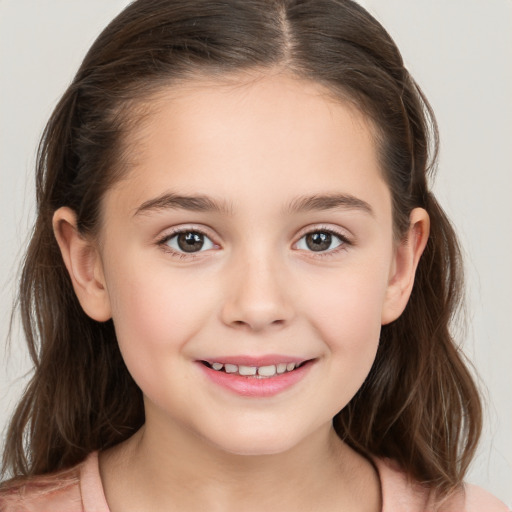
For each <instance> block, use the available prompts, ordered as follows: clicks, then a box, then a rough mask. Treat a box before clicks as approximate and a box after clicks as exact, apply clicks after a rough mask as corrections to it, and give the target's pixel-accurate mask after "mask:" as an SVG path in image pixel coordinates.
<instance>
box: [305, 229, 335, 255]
mask: <svg viewBox="0 0 512 512" xmlns="http://www.w3.org/2000/svg"><path fill="white" fill-rule="evenodd" d="M331 240H332V236H331V234H330V233H322V232H319V233H310V234H309V235H306V245H307V246H308V248H309V249H311V250H312V251H325V250H327V249H329V247H330V246H331Z"/></svg>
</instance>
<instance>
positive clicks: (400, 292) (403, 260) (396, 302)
mask: <svg viewBox="0 0 512 512" xmlns="http://www.w3.org/2000/svg"><path fill="white" fill-rule="evenodd" d="M429 232H430V217H429V216H428V213H427V212H426V211H425V210H424V209H423V208H415V209H414V210H412V212H411V215H410V217H409V229H408V231H407V233H406V235H405V236H404V238H403V239H402V241H401V242H400V244H399V245H398V247H396V249H395V255H394V261H393V265H392V269H391V273H390V278H389V282H388V289H387V293H386V298H385V301H384V306H383V309H382V321H381V323H382V325H385V324H389V323H391V322H393V321H394V320H396V319H397V318H398V317H399V316H400V315H401V314H402V312H403V311H404V309H405V306H406V305H407V302H408V300H409V297H410V296H411V292H412V287H413V285H414V276H415V274H416V268H417V267H418V263H419V261H420V257H421V255H422V254H423V250H424V249H425V246H426V245H427V241H428V236H429Z"/></svg>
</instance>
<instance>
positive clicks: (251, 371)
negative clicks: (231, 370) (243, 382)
mask: <svg viewBox="0 0 512 512" xmlns="http://www.w3.org/2000/svg"><path fill="white" fill-rule="evenodd" d="M260 369H261V368H260ZM257 370H258V368H256V367H255V366H242V365H240V366H239V367H238V373H239V374H240V375H244V376H246V375H256V371H257Z"/></svg>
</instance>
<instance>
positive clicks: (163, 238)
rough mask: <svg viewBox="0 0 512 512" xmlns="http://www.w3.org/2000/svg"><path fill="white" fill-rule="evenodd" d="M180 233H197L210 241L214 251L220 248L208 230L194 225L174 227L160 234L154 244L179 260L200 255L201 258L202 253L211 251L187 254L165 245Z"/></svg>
mask: <svg viewBox="0 0 512 512" xmlns="http://www.w3.org/2000/svg"><path fill="white" fill-rule="evenodd" d="M181 233H199V234H201V235H203V236H204V237H205V238H208V239H209V240H210V241H211V243H212V244H213V246H214V249H218V248H219V247H220V245H219V244H218V243H217V242H216V241H215V238H216V237H214V236H212V234H211V233H210V230H208V229H206V228H204V227H202V226H198V225H194V224H189V225H180V226H174V227H172V228H169V229H168V230H166V231H165V232H164V233H163V234H161V235H159V236H158V237H157V239H156V242H155V243H156V245H158V246H159V247H161V248H162V250H164V251H165V252H166V253H168V254H170V255H172V256H176V257H179V258H181V259H184V258H188V259H192V258H197V257H199V256H200V255H201V256H202V255H203V254H204V253H206V252H209V251H211V250H212V249H206V250H200V251H197V252H189V253H188V252H182V251H177V250H176V249H173V248H172V247H170V246H169V245H168V244H167V242H168V241H169V240H171V239H172V238H174V237H175V236H177V235H180V234H181Z"/></svg>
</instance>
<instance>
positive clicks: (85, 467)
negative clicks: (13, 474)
mask: <svg viewBox="0 0 512 512" xmlns="http://www.w3.org/2000/svg"><path fill="white" fill-rule="evenodd" d="M98 485H100V489H98ZM98 497H99V499H98ZM101 498H103V493H102V489H101V484H100V478H99V471H98V462H97V454H96V453H93V454H91V455H89V457H88V458H87V459H86V460H85V461H84V462H82V463H80V464H78V465H76V466H74V467H72V468H70V469H66V470H63V471H59V472H57V473H52V474H49V475H41V476H35V477H31V478H23V479H14V480H11V481H9V482H5V483H3V484H2V486H1V487H0V512H49V511H51V512H88V511H91V512H93V511H94V512H108V508H107V507H106V502H105V501H104V498H103V500H101ZM87 500H88V501H89V503H90V504H91V505H92V506H91V507H89V506H87V503H86V502H87ZM98 502H99V504H100V505H98Z"/></svg>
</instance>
